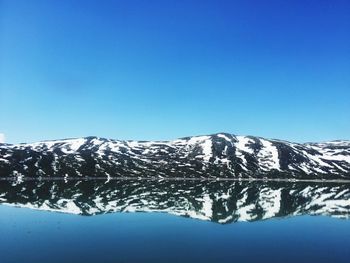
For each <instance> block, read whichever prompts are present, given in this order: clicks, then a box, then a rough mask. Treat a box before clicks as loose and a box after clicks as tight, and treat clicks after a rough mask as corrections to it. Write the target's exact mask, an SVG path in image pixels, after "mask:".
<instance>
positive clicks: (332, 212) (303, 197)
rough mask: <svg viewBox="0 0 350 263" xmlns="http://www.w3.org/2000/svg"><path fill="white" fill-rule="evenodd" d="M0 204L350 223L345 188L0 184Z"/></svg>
mask: <svg viewBox="0 0 350 263" xmlns="http://www.w3.org/2000/svg"><path fill="white" fill-rule="evenodd" d="M0 202H1V203H2V204H8V205H15V206H20V207H29V208H34V209H40V210H49V211H59V212H65V213H73V214H80V215H97V214H105V213H113V212H165V213H170V214H175V215H180V216H186V217H191V218H198V219H202V220H209V221H213V222H218V223H230V222H237V221H257V220H262V219H267V218H274V217H285V216H296V215H329V216H334V217H340V218H349V215H350V188H349V185H348V184H336V183H324V184H322V183H321V184H320V183H317V184H316V183H302V182H297V183H286V182H237V181H236V182H227V181H226V182H218V181H213V182H208V181H145V180H115V181H114V180H112V181H109V182H106V181H102V180H100V181H99V180H95V181H68V182H64V181H63V180H60V181H40V182H38V181H25V182H22V183H19V184H18V183H15V182H10V181H2V182H0Z"/></svg>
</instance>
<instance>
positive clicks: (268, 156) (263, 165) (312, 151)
mask: <svg viewBox="0 0 350 263" xmlns="http://www.w3.org/2000/svg"><path fill="white" fill-rule="evenodd" d="M0 176H1V177H20V178H22V177H53V176H56V177H57V176H58V177H82V178H83V177H106V178H110V177H152V176H155V177H157V176H160V177H180V178H181V177H183V178H188V177H189V178H201V177H203V178H212V177H214V178H215V177H218V178H219V177H220V178H281V179H305V178H306V179H350V141H347V140H334V141H328V142H319V143H316V142H311V143H293V142H288V141H284V140H278V139H265V138H262V137H255V136H242V135H234V134H229V133H216V134H210V135H200V136H191V137H182V138H179V139H175V140H171V141H135V140H113V139H106V138H101V137H97V136H87V137H82V138H69V139H60V140H46V141H41V142H36V143H20V144H0Z"/></svg>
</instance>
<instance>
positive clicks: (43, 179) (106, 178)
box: [0, 176, 350, 184]
mask: <svg viewBox="0 0 350 263" xmlns="http://www.w3.org/2000/svg"><path fill="white" fill-rule="evenodd" d="M61 180H62V181H93V180H105V181H108V182H109V181H112V180H113V181H116V180H126V181H209V182H215V181H219V182H225V181H228V182H230V181H231V182H232V181H233V182H287V183H298V182H301V183H307V182H309V183H349V184H350V179H348V180H347V179H285V178H225V177H216V178H214V177H213V178H210V177H201V178H190V177H188V178H183V177H124V176H119V177H40V178H38V177H23V178H17V177H0V181H20V182H24V181H61Z"/></svg>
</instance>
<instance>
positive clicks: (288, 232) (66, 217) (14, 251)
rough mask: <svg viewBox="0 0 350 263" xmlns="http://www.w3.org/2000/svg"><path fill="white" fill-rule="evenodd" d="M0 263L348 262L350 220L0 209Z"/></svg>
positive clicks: (316, 217) (303, 217)
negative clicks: (221, 219) (217, 219)
mask: <svg viewBox="0 0 350 263" xmlns="http://www.w3.org/2000/svg"><path fill="white" fill-rule="evenodd" d="M0 256H1V258H0V262H1V263H10V262H14V263H20V262H25V263H30V262H52V263H54V262H57V263H58V262H59V263H62V262H75V263H78V262H84V263H89V262H104V263H107V262H133V263H134V262H153V263H154V262H168V263H170V262H182V263H185V262H318V263H321V262H338V263H341V262H344V263H345V262H346V263H348V262H349V260H350V220H344V219H336V218H331V217H326V216H299V217H290V218H283V219H269V220H263V221H256V222H238V223H233V224H225V225H221V224H217V223H214V222H207V221H201V220H196V219H191V218H185V217H178V216H174V215H169V214H164V213H111V214H104V215H97V216H81V215H71V214H63V213H56V212H47V211H37V210H30V209H27V208H16V207H8V206H5V205H1V206H0Z"/></svg>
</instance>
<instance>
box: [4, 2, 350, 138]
mask: <svg viewBox="0 0 350 263" xmlns="http://www.w3.org/2000/svg"><path fill="white" fill-rule="evenodd" d="M349 10H350V1H346V0H345V1H337V0H332V1H323V0H315V1H308V0H300V1H298V0H293V1H292V0H291V1H280V0H276V1H268V0H267V1H247V0H242V1H233V0H232V1H218V0H213V1H204V0H201V1H190V0H188V1H185V0H175V1H171V0H166V1H164V0H159V1H144V0H140V1H133V0H131V1H129V0H128V1H117V0H116V1H89V0H83V1H78V0H75V1H71V0H63V1H53V0H52V1H49V0H0V108H1V109H0V133H4V134H5V136H6V140H7V142H10V143H16V142H32V141H37V140H44V139H58V138H66V137H80V136H88V135H96V136H101V137H107V138H115V139H145V140H148V139H159V140H162V139H173V138H177V137H182V136H187V135H199V134H209V133H215V132H221V131H225V132H229V133H234V134H244V135H247V134H250V135H258V136H264V137H268V138H280V139H286V140H291V141H299V142H304V141H322V140H331V139H350V11H349Z"/></svg>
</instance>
